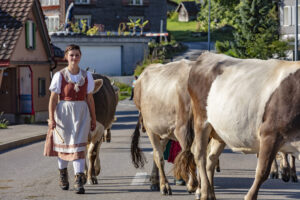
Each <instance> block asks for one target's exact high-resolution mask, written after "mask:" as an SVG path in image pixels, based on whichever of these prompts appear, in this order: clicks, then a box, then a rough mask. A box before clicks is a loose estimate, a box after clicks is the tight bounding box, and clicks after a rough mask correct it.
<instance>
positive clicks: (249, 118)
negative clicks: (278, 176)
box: [188, 53, 300, 200]
mask: <svg viewBox="0 0 300 200" xmlns="http://www.w3.org/2000/svg"><path fill="white" fill-rule="evenodd" d="M188 91H189V94H190V96H191V100H192V109H193V116H194V131H195V138H194V143H193V152H194V153H195V160H196V164H197V168H198V172H199V175H200V177H201V180H200V179H199V181H201V188H200V185H199V186H198V188H197V191H196V197H197V199H201V200H207V199H215V194H214V189H213V175H214V170H213V169H214V166H215V164H216V161H217V158H218V157H219V155H220V153H221V152H222V150H223V149H224V147H225V144H227V145H228V146H229V147H230V148H231V149H232V150H234V151H241V152H244V153H259V157H258V163H257V168H256V176H255V180H254V183H253V185H252V187H251V189H250V190H249V191H248V193H247V195H246V196H245V200H254V199H257V195H258V190H259V188H260V186H261V184H262V183H263V182H264V181H265V180H266V179H267V178H268V175H269V172H270V168H271V164H272V161H273V159H274V158H275V155H276V153H277V152H278V151H282V152H285V153H299V151H300V63H299V62H288V61H279V60H268V61H263V60H258V59H244V60H242V59H235V58H231V57H228V56H225V55H220V54H213V53H205V54H202V55H201V56H200V57H199V58H198V60H197V61H196V63H195V65H194V66H193V67H192V69H191V70H190V74H189V79H188ZM209 135H212V136H213V139H212V140H211V142H212V149H211V150H212V151H211V152H210V154H209V155H208V157H207V156H206V147H207V141H208V138H209ZM206 158H207V159H206ZM200 195H201V198H200Z"/></svg>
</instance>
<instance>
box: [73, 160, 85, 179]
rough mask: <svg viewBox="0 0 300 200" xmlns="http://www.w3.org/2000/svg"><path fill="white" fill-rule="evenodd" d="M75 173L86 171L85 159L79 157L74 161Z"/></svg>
mask: <svg viewBox="0 0 300 200" xmlns="http://www.w3.org/2000/svg"><path fill="white" fill-rule="evenodd" d="M73 168H74V174H75V175H76V174H78V173H84V168H85V159H78V160H74V161H73Z"/></svg>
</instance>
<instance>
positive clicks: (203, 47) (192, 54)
mask: <svg viewBox="0 0 300 200" xmlns="http://www.w3.org/2000/svg"><path fill="white" fill-rule="evenodd" d="M183 44H184V45H186V46H187V47H188V50H187V51H185V52H184V53H182V54H180V55H178V56H175V57H174V58H173V61H178V60H181V59H184V58H185V59H188V60H196V59H197V58H198V56H199V55H201V54H202V53H203V52H204V51H207V50H208V45H207V42H183ZM210 45H211V51H213V52H214V51H215V43H213V42H211V43H210Z"/></svg>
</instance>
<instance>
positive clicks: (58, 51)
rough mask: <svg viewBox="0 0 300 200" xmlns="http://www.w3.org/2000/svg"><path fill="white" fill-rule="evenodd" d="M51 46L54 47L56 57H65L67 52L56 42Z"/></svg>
mask: <svg viewBox="0 0 300 200" xmlns="http://www.w3.org/2000/svg"><path fill="white" fill-rule="evenodd" d="M51 46H52V49H53V51H54V57H56V58H64V56H65V53H64V51H63V50H62V49H61V48H59V47H58V46H55V45H54V44H51Z"/></svg>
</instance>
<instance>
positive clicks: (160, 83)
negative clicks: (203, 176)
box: [131, 60, 196, 195]
mask: <svg viewBox="0 0 300 200" xmlns="http://www.w3.org/2000/svg"><path fill="white" fill-rule="evenodd" d="M190 63H191V62H190V61H188V60H181V61H178V62H172V63H169V64H166V65H162V64H155V65H151V66H149V67H147V68H146V69H145V70H144V71H143V73H142V74H141V75H140V77H139V78H138V80H137V81H136V85H135V88H134V102H135V104H136V106H137V108H138V110H139V111H140V117H139V118H140V119H139V121H138V123H137V127H136V129H135V132H134V135H133V137H132V145H131V154H132V160H133V163H134V165H135V167H139V166H140V165H141V166H143V156H141V150H140V149H139V147H138V141H139V134H140V133H139V128H140V123H141V121H143V126H144V128H145V129H146V132H147V134H148V136H149V139H150V142H151V144H152V147H153V159H154V161H155V163H156V166H157V167H158V169H159V175H160V191H161V192H162V194H169V195H170V194H172V191H171V188H170V185H169V182H168V180H167V178H166V175H165V172H164V158H163V152H164V149H165V146H166V143H167V142H168V139H173V140H178V141H179V143H180V146H181V147H182V149H183V150H184V149H185V148H186V146H188V144H187V143H188V142H186V141H185V139H186V138H190V139H191V136H192V135H193V134H192V133H191V119H192V114H191V110H190V97H189V95H188V92H187V78H188V73H189V70H190V68H191V66H190ZM141 117H142V119H141ZM190 141H192V139H191V140H190ZM185 152H186V154H185V155H186V156H187V157H189V158H190V161H193V156H192V154H191V152H190V151H185ZM188 155H190V156H188ZM188 163H192V162H189V161H188ZM189 167H190V168H191V169H185V170H188V171H190V173H191V174H192V176H191V178H190V181H189V182H188V184H187V187H188V190H189V191H194V189H195V179H196V178H194V179H193V178H192V177H195V167H194V169H193V168H192V165H190V166H189ZM154 170H155V166H154ZM152 175H153V174H152ZM156 177H157V176H156ZM156 180H157V178H155V177H152V178H151V181H152V186H151V187H153V188H155V185H156V184H158V182H156Z"/></svg>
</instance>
